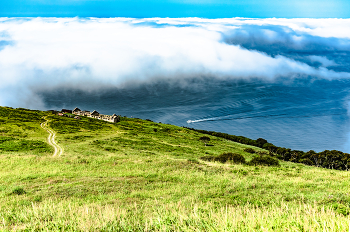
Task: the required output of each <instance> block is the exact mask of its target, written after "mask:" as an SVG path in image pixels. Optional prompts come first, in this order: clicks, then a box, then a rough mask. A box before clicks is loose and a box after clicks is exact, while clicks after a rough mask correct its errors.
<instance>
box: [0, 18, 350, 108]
mask: <svg viewBox="0 0 350 232" xmlns="http://www.w3.org/2000/svg"><path fill="white" fill-rule="evenodd" d="M349 55H350V20H348V19H240V18H234V19H201V18H183V19H181V18H180V19H168V18H164V19H163V18H152V19H132V18H112V19H97V18H91V19H84V18H0V105H2V106H12V107H27V108H36V109H44V108H45V106H44V104H43V102H42V99H41V98H40V96H39V95H37V93H38V92H40V91H42V90H49V89H57V88H66V87H69V88H76V89H81V90H85V91H95V90H99V89H102V88H105V87H111V86H116V87H120V86H125V85H127V84H130V83H132V84H138V83H144V82H152V81H155V80H159V79H165V80H169V81H172V80H176V81H184V82H185V81H186V79H188V78H202V77H206V78H213V79H214V78H219V79H230V78H236V79H251V78H260V79H266V80H271V81H273V80H274V79H275V78H278V77H285V78H303V77H310V76H312V77H315V78H325V79H338V78H349V77H350V68H349V67H350V66H349V65H348V64H349V63H350V58H349V57H350V56H349Z"/></svg>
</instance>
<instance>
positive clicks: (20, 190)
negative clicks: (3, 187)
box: [11, 186, 26, 195]
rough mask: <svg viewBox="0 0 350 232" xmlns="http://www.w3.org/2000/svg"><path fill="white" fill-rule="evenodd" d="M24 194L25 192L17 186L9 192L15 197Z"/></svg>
mask: <svg viewBox="0 0 350 232" xmlns="http://www.w3.org/2000/svg"><path fill="white" fill-rule="evenodd" d="M25 193H26V191H24V189H23V188H22V187H18V186H17V187H15V188H14V189H13V190H12V192H11V194H16V195H23V194H25Z"/></svg>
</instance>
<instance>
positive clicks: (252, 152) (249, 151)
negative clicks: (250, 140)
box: [244, 147, 255, 154]
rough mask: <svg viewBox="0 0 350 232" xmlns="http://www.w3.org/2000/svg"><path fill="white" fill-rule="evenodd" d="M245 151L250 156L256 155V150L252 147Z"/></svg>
mask: <svg viewBox="0 0 350 232" xmlns="http://www.w3.org/2000/svg"><path fill="white" fill-rule="evenodd" d="M244 151H245V152H248V153H250V154H254V153H255V150H254V149H253V148H251V147H248V148H246V149H244Z"/></svg>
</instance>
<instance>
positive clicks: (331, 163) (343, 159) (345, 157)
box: [184, 127, 350, 171]
mask: <svg viewBox="0 0 350 232" xmlns="http://www.w3.org/2000/svg"><path fill="white" fill-rule="evenodd" d="M184 128H187V129H190V130H193V131H197V132H199V133H202V134H208V135H212V136H216V137H220V138H224V139H227V140H231V141H234V142H238V143H242V144H247V145H251V146H255V147H260V148H263V149H266V150H268V151H269V155H270V156H274V157H276V158H278V159H280V160H284V161H291V162H294V163H302V164H306V165H309V166H316V167H322V168H328V169H337V170H346V171H349V169H350V154H349V153H344V152H341V151H337V150H331V151H330V150H325V151H322V152H315V151H313V150H310V151H308V152H304V151H299V150H292V149H290V148H284V147H278V146H275V145H273V144H272V143H269V142H267V140H266V139H262V138H258V139H257V140H254V139H249V138H246V137H244V136H236V135H230V134H226V133H221V132H215V131H206V130H198V129H194V128H189V127H184Z"/></svg>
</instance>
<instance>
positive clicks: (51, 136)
mask: <svg viewBox="0 0 350 232" xmlns="http://www.w3.org/2000/svg"><path fill="white" fill-rule="evenodd" d="M44 119H45V120H46V122H43V123H41V124H40V126H41V127H42V128H43V129H44V130H46V131H47V132H48V133H49V137H47V142H48V143H49V145H50V146H52V147H53V148H54V149H55V151H54V153H53V155H52V156H56V155H57V154H58V156H61V155H62V153H63V149H62V147H61V146H59V145H58V144H57V143H56V141H55V136H56V132H55V131H54V130H51V129H50V128H49V127H48V126H47V123H48V120H47V119H46V117H44Z"/></svg>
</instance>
